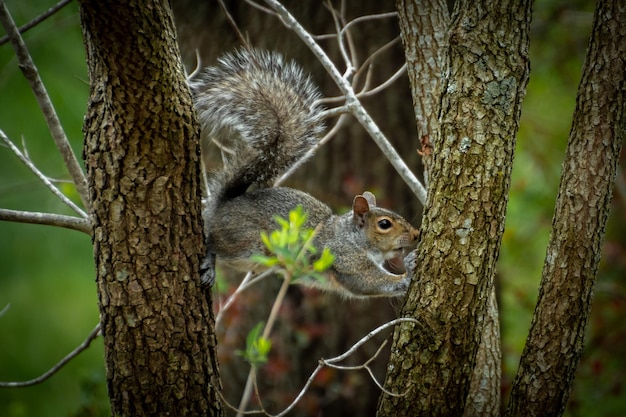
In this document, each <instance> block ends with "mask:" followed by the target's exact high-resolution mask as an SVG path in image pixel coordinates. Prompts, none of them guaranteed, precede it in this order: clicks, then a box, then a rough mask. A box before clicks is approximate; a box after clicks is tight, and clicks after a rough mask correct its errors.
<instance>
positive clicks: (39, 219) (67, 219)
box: [0, 208, 91, 235]
mask: <svg viewBox="0 0 626 417" xmlns="http://www.w3.org/2000/svg"><path fill="white" fill-rule="evenodd" d="M0 220H4V221H9V222H18V223H31V224H43V225H47V226H57V227H63V228H66V229H72V230H78V231H79V232H83V233H86V234H88V235H91V224H90V223H89V221H88V220H85V219H81V218H80V217H73V216H65V215H62V214H53V213H40V212H35V211H18V210H9V209H3V208H0Z"/></svg>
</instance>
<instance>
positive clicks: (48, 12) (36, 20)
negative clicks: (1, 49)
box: [0, 0, 72, 46]
mask: <svg viewBox="0 0 626 417" xmlns="http://www.w3.org/2000/svg"><path fill="white" fill-rule="evenodd" d="M71 2H72V0H62V1H60V2H58V3H57V4H55V5H54V6H52V7H51V8H49V9H48V10H46V11H45V12H43V13H42V14H40V15H39V16H37V17H36V18H34V19H33V20H31V21H30V22H28V23H26V24H25V25H22V26H20V28H19V31H20V33H24V32H26V31H27V30H29V29H31V28H33V27H35V26H37V25H38V24H39V23H41V22H43V21H44V20H46V19H47V18H49V17H50V16H52V15H53V14H55V13H56V12H58V11H59V10H61V9H62V8H63V7H65V6H67V5H68V4H70V3H71ZM8 40H9V37H8V36H7V35H4V36H3V37H2V38H0V46H2V45H4V44H5V43H7V42H8Z"/></svg>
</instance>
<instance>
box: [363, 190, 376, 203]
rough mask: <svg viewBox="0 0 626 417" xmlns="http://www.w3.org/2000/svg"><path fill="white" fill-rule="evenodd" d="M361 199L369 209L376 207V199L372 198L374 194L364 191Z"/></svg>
mask: <svg viewBox="0 0 626 417" xmlns="http://www.w3.org/2000/svg"><path fill="white" fill-rule="evenodd" d="M363 198H364V199H366V200H367V202H368V203H369V205H370V207H376V197H374V194H372V193H370V192H369V191H366V192H364V193H363Z"/></svg>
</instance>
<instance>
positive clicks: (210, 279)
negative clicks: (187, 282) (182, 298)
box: [200, 252, 215, 287]
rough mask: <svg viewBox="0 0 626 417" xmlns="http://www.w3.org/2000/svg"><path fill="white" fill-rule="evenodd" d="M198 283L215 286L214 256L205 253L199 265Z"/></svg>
mask: <svg viewBox="0 0 626 417" xmlns="http://www.w3.org/2000/svg"><path fill="white" fill-rule="evenodd" d="M200 283H201V284H202V285H208V286H210V287H212V286H213V284H215V254H214V253H211V252H207V254H206V256H205V257H204V259H203V260H202V263H201V264H200Z"/></svg>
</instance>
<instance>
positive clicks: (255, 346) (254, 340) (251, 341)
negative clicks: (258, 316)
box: [235, 322, 272, 368]
mask: <svg viewBox="0 0 626 417" xmlns="http://www.w3.org/2000/svg"><path fill="white" fill-rule="evenodd" d="M264 325H265V323H263V322H260V323H258V324H257V325H256V326H254V328H253V329H252V330H250V332H249V333H248V336H247V337H246V350H245V351H242V350H237V351H236V352H235V353H236V354H237V355H239V356H242V357H243V358H244V359H245V360H246V361H247V362H248V363H250V365H251V366H253V367H255V368H258V367H259V366H261V365H265V364H266V363H267V359H268V355H269V353H270V349H271V348H272V341H271V340H269V339H267V338H265V337H263V336H262V335H261V333H262V332H263V327H264Z"/></svg>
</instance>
